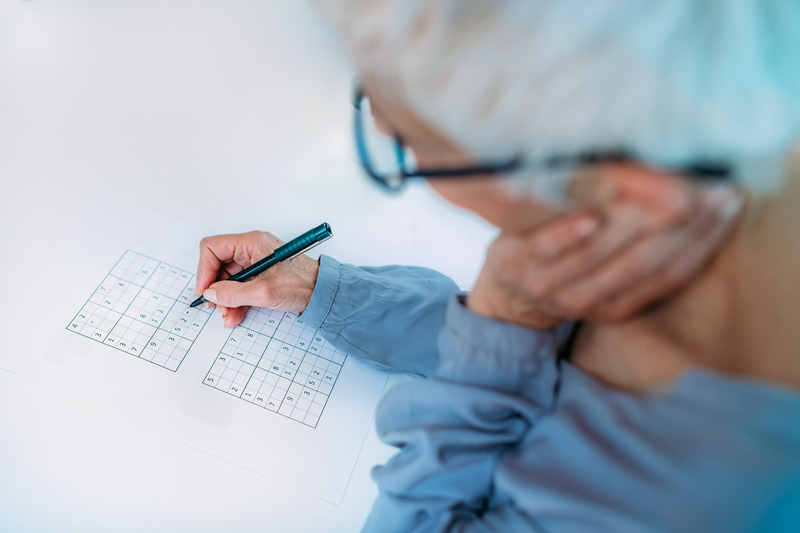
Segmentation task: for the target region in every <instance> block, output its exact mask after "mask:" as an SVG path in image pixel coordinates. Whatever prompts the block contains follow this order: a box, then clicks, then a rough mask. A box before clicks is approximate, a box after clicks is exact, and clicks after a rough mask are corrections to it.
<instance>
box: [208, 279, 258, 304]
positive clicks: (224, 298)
mask: <svg viewBox="0 0 800 533" xmlns="http://www.w3.org/2000/svg"><path fill="white" fill-rule="evenodd" d="M261 296H262V295H261V294H260V292H259V286H258V283H253V282H252V281H248V282H245V283H240V282H238V281H218V282H216V283H214V284H212V285H211V286H210V287H209V288H207V289H206V290H205V291H204V292H203V298H205V299H206V300H208V301H209V302H214V303H215V304H219V305H222V306H224V307H242V306H245V305H248V306H256V307H264V305H263V303H262V301H261V300H263V298H262V297H261Z"/></svg>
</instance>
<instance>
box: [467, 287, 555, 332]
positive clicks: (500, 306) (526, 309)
mask: <svg viewBox="0 0 800 533" xmlns="http://www.w3.org/2000/svg"><path fill="white" fill-rule="evenodd" d="M465 306H466V308H467V309H469V310H470V311H471V312H473V313H475V314H477V315H481V316H484V317H486V318H491V319H493V320H498V321H500V322H506V323H509V324H513V325H515V326H522V327H526V328H534V329H550V328H552V327H555V326H557V325H558V324H560V323H561V322H563V319H562V318H561V317H555V316H552V315H550V314H547V313H543V312H541V311H538V310H536V309H535V308H534V306H532V305H531V304H530V302H522V303H521V304H520V305H517V306H515V305H514V304H513V302H510V301H501V302H498V301H497V299H494V298H490V297H488V296H485V295H484V291H482V290H481V289H480V287H476V290H475V291H473V292H471V293H470V294H469V295H468V296H467V298H466V302H465Z"/></svg>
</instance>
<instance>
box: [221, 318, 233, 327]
mask: <svg viewBox="0 0 800 533" xmlns="http://www.w3.org/2000/svg"><path fill="white" fill-rule="evenodd" d="M222 326H223V327H226V328H228V329H230V328H231V327H230V326H229V325H228V319H227V318H226V319H225V322H223V324H222Z"/></svg>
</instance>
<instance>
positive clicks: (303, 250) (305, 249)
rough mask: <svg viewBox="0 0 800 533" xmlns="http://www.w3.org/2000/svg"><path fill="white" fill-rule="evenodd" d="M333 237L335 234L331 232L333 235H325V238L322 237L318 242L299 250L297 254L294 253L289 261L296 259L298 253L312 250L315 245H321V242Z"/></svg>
mask: <svg viewBox="0 0 800 533" xmlns="http://www.w3.org/2000/svg"><path fill="white" fill-rule="evenodd" d="M331 237H333V234H331V235H328V236H327V237H325V238H324V239H320V240H318V241H317V242H315V243H314V244H312V245H311V246H309V247H308V248H303V249H302V250H300V251H298V252H297V253H296V254H294V255H293V256H291V257H289V258H288V259H287V261H291V260H292V259H294V258H295V257H297V256H298V255H300V254H304V253H306V252H307V251H309V250H311V249H312V248H315V247H317V246H319V245H320V244H322V243H323V242H325V241H327V240H328V239H330V238H331Z"/></svg>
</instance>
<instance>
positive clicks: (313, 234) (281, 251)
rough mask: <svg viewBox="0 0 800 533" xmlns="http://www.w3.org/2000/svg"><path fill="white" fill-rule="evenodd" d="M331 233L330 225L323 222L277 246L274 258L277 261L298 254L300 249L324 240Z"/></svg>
mask: <svg viewBox="0 0 800 533" xmlns="http://www.w3.org/2000/svg"><path fill="white" fill-rule="evenodd" d="M331 235H333V232H332V231H331V227H330V226H329V225H328V223H327V222H323V223H322V224H320V225H319V226H317V227H316V228H314V229H312V230H309V231H307V232H305V233H303V234H302V235H300V236H299V237H297V238H296V239H293V240H291V241H289V242H287V243H286V244H284V245H283V246H281V247H279V248H277V249H276V250H275V252H274V254H275V259H277V260H278V261H284V260H286V259H288V258H290V257H292V256H294V255H296V254H298V253H299V252H301V251H302V250H304V249H306V248H308V247H310V246H313V245H315V244H317V243H319V242H321V241H324V240H325V239H327V238H329V237H330V236H331Z"/></svg>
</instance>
